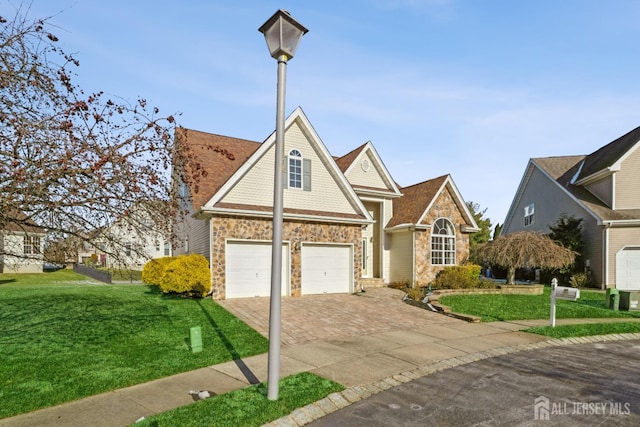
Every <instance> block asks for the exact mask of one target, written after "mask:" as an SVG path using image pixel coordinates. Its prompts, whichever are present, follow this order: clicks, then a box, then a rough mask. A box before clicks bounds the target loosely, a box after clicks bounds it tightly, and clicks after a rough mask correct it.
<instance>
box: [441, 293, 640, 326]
mask: <svg viewBox="0 0 640 427" xmlns="http://www.w3.org/2000/svg"><path fill="white" fill-rule="evenodd" d="M440 302H441V303H442V304H444V305H447V306H449V307H451V310H452V311H454V312H456V313H464V314H471V315H474V316H479V317H480V318H481V319H482V321H483V322H493V321H499V320H525V319H544V318H548V317H549V312H550V308H551V298H550V288H549V287H545V289H544V293H543V295H452V296H447V297H442V298H440ZM601 317H621V318H624V317H640V312H626V311H613V310H609V309H607V308H605V303H604V294H603V293H601V292H595V291H588V290H580V299H579V300H578V301H575V302H574V301H565V300H558V301H557V304H556V318H558V319H570V318H581V319H585V318H601Z"/></svg>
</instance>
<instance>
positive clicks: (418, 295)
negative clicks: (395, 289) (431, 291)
mask: <svg viewBox="0 0 640 427" xmlns="http://www.w3.org/2000/svg"><path fill="white" fill-rule="evenodd" d="M407 295H408V296H409V298H411V299H412V300H414V301H422V300H423V299H424V296H425V290H424V288H420V287H415V288H409V289H407Z"/></svg>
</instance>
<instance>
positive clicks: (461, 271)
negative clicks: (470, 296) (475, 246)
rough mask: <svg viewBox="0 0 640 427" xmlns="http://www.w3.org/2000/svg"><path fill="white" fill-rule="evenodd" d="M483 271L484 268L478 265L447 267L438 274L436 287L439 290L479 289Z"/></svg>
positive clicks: (435, 282)
mask: <svg viewBox="0 0 640 427" xmlns="http://www.w3.org/2000/svg"><path fill="white" fill-rule="evenodd" d="M481 270H482V267H480V266H479V265H476V264H467V265H456V266H454V267H446V268H445V269H444V270H441V271H440V272H439V273H438V274H437V276H436V279H435V281H434V285H435V287H436V288H438V289H466V288H477V287H479V285H480V271H481Z"/></svg>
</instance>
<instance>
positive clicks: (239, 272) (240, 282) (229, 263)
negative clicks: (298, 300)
mask: <svg viewBox="0 0 640 427" xmlns="http://www.w3.org/2000/svg"><path fill="white" fill-rule="evenodd" d="M288 253H289V251H288V246H287V245H286V244H284V245H283V246H282V295H288V292H287V290H288V286H287V284H288V283H289V274H288V271H289V257H288V256H287V255H288ZM225 261H226V264H225V265H226V297H227V298H245V297H256V296H259V297H267V296H269V295H271V242H247V241H228V242H227V248H226V252H225Z"/></svg>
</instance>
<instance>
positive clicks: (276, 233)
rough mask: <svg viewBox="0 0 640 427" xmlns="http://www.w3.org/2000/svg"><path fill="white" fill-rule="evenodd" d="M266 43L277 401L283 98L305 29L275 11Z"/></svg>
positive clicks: (272, 384) (272, 363) (273, 391)
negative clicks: (271, 107)
mask: <svg viewBox="0 0 640 427" xmlns="http://www.w3.org/2000/svg"><path fill="white" fill-rule="evenodd" d="M258 31H260V32H261V33H262V34H264V38H265V39H266V40H267V47H268V48H269V53H270V54H271V56H272V57H273V58H274V59H276V60H277V61H278V95H277V101H276V145H275V150H276V153H275V157H276V160H275V172H274V185H273V187H274V188H273V237H272V239H271V242H272V246H271V297H270V304H269V362H268V370H267V398H268V399H269V400H278V388H279V387H278V386H279V384H278V383H279V381H280V300H281V296H282V212H283V189H284V186H283V182H282V180H283V178H282V174H283V170H285V169H284V164H283V162H284V99H285V78H286V71H287V61H288V60H289V59H291V58H293V56H294V55H295V53H296V49H297V48H298V44H299V43H300V39H302V36H303V35H305V34H306V33H307V31H309V30H307V29H306V28H305V27H304V26H302V25H301V24H300V23H299V22H298V21H296V20H295V19H293V18H292V17H291V15H290V14H289V12H287V11H284V10H278V11H277V12H276V13H274V14H273V16H272V17H271V18H269V19H268V20H267V22H265V23H264V24H263V25H262V26H261V27H260V28H259V29H258Z"/></svg>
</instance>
